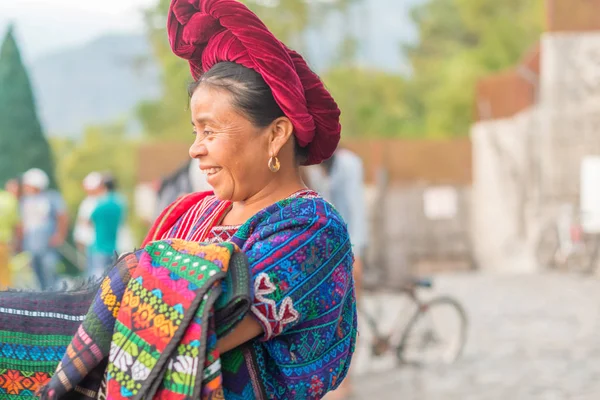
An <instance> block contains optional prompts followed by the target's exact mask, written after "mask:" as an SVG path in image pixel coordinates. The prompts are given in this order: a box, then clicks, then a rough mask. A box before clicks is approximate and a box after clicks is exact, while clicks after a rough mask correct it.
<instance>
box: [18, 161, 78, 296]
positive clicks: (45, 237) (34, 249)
mask: <svg viewBox="0 0 600 400" xmlns="http://www.w3.org/2000/svg"><path fill="white" fill-rule="evenodd" d="M22 183H23V198H22V202H21V215H22V224H23V246H22V247H23V250H25V251H27V252H29V254H30V255H31V262H32V266H33V270H34V272H35V274H36V275H37V278H38V280H39V283H40V287H41V288H42V289H43V290H44V289H48V288H50V287H52V286H53V285H54V283H55V281H56V265H57V263H58V252H57V250H56V249H57V248H58V247H59V246H61V245H62V244H63V243H64V241H65V238H66V236H67V232H68V223H69V221H68V216H67V213H66V207H65V202H64V200H63V198H62V197H61V195H60V194H59V193H58V192H57V191H55V190H49V189H48V186H49V184H50V180H49V179H48V175H47V174H46V173H45V172H44V171H42V170H41V169H38V168H32V169H30V170H29V171H27V172H25V174H24V175H23V179H22Z"/></svg>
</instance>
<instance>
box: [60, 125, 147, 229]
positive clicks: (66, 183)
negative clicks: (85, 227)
mask: <svg viewBox="0 0 600 400" xmlns="http://www.w3.org/2000/svg"><path fill="white" fill-rule="evenodd" d="M136 146H137V143H136V142H135V141H133V140H131V139H128V138H127V136H126V133H125V128H124V126H123V125H122V124H120V123H115V124H111V125H104V126H90V127H88V128H87V129H86V130H85V132H84V134H83V137H82V138H81V139H80V140H77V141H74V140H70V139H55V140H53V141H52V147H53V149H54V151H55V152H56V153H60V154H61V155H62V156H61V157H60V158H59V159H58V162H57V166H56V174H57V177H58V180H59V181H60V183H61V189H62V194H63V197H64V199H65V202H66V203H67V207H68V210H69V213H70V215H71V217H72V220H74V217H75V215H76V214H77V209H78V207H79V204H80V203H81V201H82V200H83V199H84V197H85V193H84V191H83V188H82V186H81V183H82V181H83V179H84V178H85V177H86V176H87V174H89V173H90V172H92V171H98V172H110V173H112V174H114V175H115V177H116V178H117V182H118V185H119V191H121V192H122V193H123V194H124V195H125V196H126V197H127V198H128V200H129V203H130V204H131V200H132V198H133V190H134V188H135V183H136V182H135V173H136V165H137V163H136V161H137V159H136V156H135V151H136V148H137V147H136Z"/></svg>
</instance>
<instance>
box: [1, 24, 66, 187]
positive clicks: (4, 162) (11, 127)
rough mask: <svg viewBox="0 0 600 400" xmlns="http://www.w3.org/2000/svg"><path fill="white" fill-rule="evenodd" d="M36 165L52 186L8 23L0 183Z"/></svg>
mask: <svg viewBox="0 0 600 400" xmlns="http://www.w3.org/2000/svg"><path fill="white" fill-rule="evenodd" d="M33 167H37V168H40V169H42V170H44V171H46V173H47V174H48V176H50V180H51V182H52V186H54V182H55V180H54V163H53V160H52V153H51V149H50V146H49V144H48V140H47V139H46V137H45V136H44V133H43V131H42V126H41V124H40V121H39V118H38V114H37V111H36V106H35V98H34V95H33V90H32V87H31V82H30V80H29V75H28V74H27V70H26V68H25V65H23V61H22V59H21V54H20V52H19V48H18V46H17V42H16V40H15V37H14V30H13V27H12V25H11V26H10V27H9V28H8V31H7V33H6V36H5V38H4V41H3V43H2V46H1V47H0V185H4V183H5V182H6V181H7V180H8V179H10V178H15V177H17V176H19V175H21V174H22V173H24V172H25V171H27V170H28V169H29V168H33Z"/></svg>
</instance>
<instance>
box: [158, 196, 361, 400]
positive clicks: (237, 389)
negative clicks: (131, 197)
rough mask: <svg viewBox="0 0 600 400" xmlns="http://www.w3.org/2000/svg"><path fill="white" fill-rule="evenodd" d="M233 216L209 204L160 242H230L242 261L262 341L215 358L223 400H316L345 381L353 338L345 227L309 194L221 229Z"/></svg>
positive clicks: (223, 205)
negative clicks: (227, 217)
mask: <svg viewBox="0 0 600 400" xmlns="http://www.w3.org/2000/svg"><path fill="white" fill-rule="evenodd" d="M230 206H231V204H230V203H229V202H225V201H219V200H217V199H216V198H215V197H214V196H207V197H205V198H204V199H203V200H201V201H199V202H198V203H197V204H195V205H194V206H192V207H190V208H189V209H188V210H187V211H186V212H185V213H184V214H183V215H182V216H181V217H180V218H179V219H178V220H177V222H176V223H175V224H174V225H173V226H172V227H171V229H169V230H168V231H167V232H166V233H165V234H164V235H163V238H181V239H185V240H193V241H204V242H213V243H218V242H223V241H231V242H234V243H236V244H237V245H238V246H239V247H240V248H241V249H242V251H244V253H245V254H246V255H247V257H248V260H249V264H250V269H251V273H252V276H253V279H254V304H253V306H252V309H251V310H252V313H253V315H254V316H255V317H256V319H257V320H258V321H259V322H260V323H261V325H262V326H263V329H264V335H263V336H262V337H260V338H257V339H254V340H252V341H250V342H249V343H246V344H244V345H242V346H240V347H239V348H237V349H235V350H232V351H230V352H228V353H225V354H223V355H221V361H222V374H223V386H224V391H225V393H224V394H225V399H228V400H233V399H252V398H254V399H319V398H321V397H322V396H323V395H324V394H325V393H326V392H328V391H330V390H332V389H334V388H335V387H337V385H338V384H339V382H340V381H341V379H343V378H344V377H345V375H346V374H347V372H348V367H349V365H350V360H351V356H352V353H353V351H354V345H355V340H356V334H357V322H356V321H357V319H356V304H355V298H354V284H353V280H352V263H353V256H352V251H351V246H350V242H349V237H348V232H347V229H346V224H345V223H344V221H343V220H342V218H341V217H340V216H339V214H338V213H337V212H336V211H335V209H334V208H333V207H332V206H331V205H330V204H329V203H327V202H326V201H325V200H323V199H322V198H321V197H319V196H318V195H317V194H316V193H315V192H313V191H309V190H303V191H300V192H297V193H295V194H293V195H292V196H290V197H289V198H288V199H286V200H283V201H280V202H278V203H276V204H274V205H272V206H270V207H268V208H266V209H264V210H262V211H261V212H259V213H258V214H256V215H255V216H254V217H252V218H251V219H250V220H249V221H247V222H246V223H245V224H243V225H241V226H220V225H219V223H220V220H221V219H222V216H223V215H224V214H225V213H226V212H227V210H228V209H229V207H230Z"/></svg>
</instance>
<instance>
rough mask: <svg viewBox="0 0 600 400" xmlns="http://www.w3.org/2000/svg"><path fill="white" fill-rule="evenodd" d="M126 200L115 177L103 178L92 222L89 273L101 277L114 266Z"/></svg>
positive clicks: (107, 176) (106, 176) (90, 275)
mask: <svg viewBox="0 0 600 400" xmlns="http://www.w3.org/2000/svg"><path fill="white" fill-rule="evenodd" d="M125 211H126V207H125V201H124V199H123V198H122V197H121V195H119V194H118V193H117V192H116V182H115V179H114V178H113V177H112V176H110V175H105V176H104V178H103V189H102V192H101V194H100V195H99V197H98V203H97V205H96V208H95V209H94V211H93V212H92V215H91V217H90V222H91V223H92V225H93V226H94V242H93V243H92V245H91V246H90V248H89V250H88V266H87V275H88V276H89V277H100V276H103V275H104V272H105V271H106V269H107V268H108V267H110V266H112V264H113V262H114V261H115V253H116V251H117V235H118V232H119V227H120V226H121V224H122V223H123V221H124V220H125Z"/></svg>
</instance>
